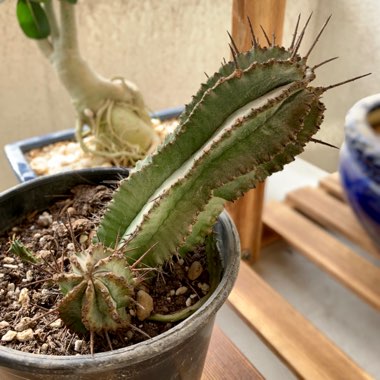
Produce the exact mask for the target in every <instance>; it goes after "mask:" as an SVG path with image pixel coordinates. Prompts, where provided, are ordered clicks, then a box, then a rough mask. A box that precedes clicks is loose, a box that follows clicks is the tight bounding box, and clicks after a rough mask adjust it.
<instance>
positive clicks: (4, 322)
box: [0, 185, 209, 355]
mask: <svg viewBox="0 0 380 380" xmlns="http://www.w3.org/2000/svg"><path fill="white" fill-rule="evenodd" d="M111 194H112V190H111V189H110V188H108V187H106V186H103V185H102V186H97V187H91V186H87V185H83V186H77V187H75V188H74V189H73V191H72V197H69V198H67V199H64V200H59V201H58V202H57V203H55V204H54V205H52V206H51V207H50V208H49V209H47V210H45V211H43V212H40V213H34V214H31V215H28V217H27V218H26V219H25V220H24V221H23V222H22V223H20V224H19V225H18V226H15V227H13V228H12V230H11V231H9V232H8V233H7V234H5V235H3V236H2V237H0V343H1V345H3V346H6V347H9V348H14V349H17V350H21V351H24V352H31V353H42V354H50V355H77V354H89V353H90V342H89V341H90V339H89V336H79V335H77V334H76V333H73V332H71V331H69V330H68V329H67V328H66V327H65V326H64V325H63V323H62V320H61V319H60V318H59V315H58V314H57V312H55V311H54V308H55V306H56V305H57V302H59V300H60V299H61V298H62V295H61V293H60V290H59V288H58V286H57V285H55V284H54V283H52V282H51V281H47V280H48V279H49V278H51V277H52V274H53V273H56V272H57V271H58V270H61V269H60V268H62V267H64V268H65V269H64V270H68V269H67V267H68V263H69V260H68V257H69V256H70V255H73V254H75V251H78V249H86V248H87V247H88V245H89V244H90V242H91V240H92V237H93V236H94V233H95V232H94V231H95V228H96V226H97V221H98V220H99V218H100V216H101V215H102V214H103V212H104V210H105V206H106V205H107V203H108V201H109V200H110V199H111ZM12 237H15V238H17V239H19V240H21V241H22V242H23V244H24V245H25V246H26V247H27V248H28V249H30V250H31V251H32V252H33V253H34V254H35V255H36V256H37V257H38V258H39V259H40V260H41V262H42V263H43V264H35V265H33V264H29V263H27V262H25V261H21V260H20V259H19V258H18V257H16V256H15V255H14V254H12V253H10V252H9V246H10V240H11V239H12ZM194 262H195V264H194ZM195 267H196V268H197V274H195V275H194V273H193V271H192V269H194V268H195ZM189 269H190V270H189ZM190 272H191V273H190ZM154 273H155V274H154V276H153V277H152V276H151V277H150V279H149V280H144V281H143V282H142V283H141V284H140V285H138V286H139V289H140V290H144V291H145V292H146V293H148V294H149V295H150V296H151V297H152V299H153V311H152V313H160V314H168V313H171V312H174V311H178V310H181V309H183V308H185V307H186V306H190V305H193V304H194V303H196V302H197V301H198V300H199V299H200V298H202V297H203V296H204V295H206V294H207V293H208V291H209V275H208V271H207V265H206V258H205V254H204V250H203V249H202V248H200V249H199V250H198V251H197V252H193V253H191V254H188V255H187V256H186V257H183V258H180V257H173V260H172V261H171V262H170V263H169V264H167V265H165V266H164V267H163V268H160V269H159V270H158V271H155V272H154ZM195 276H198V277H196V278H195V279H194V277H195ZM190 278H191V279H190ZM139 289H137V290H139ZM137 305H138V304H137V303H136V302H131V303H130V305H129V307H128V309H127V311H128V312H129V314H130V315H131V318H132V322H131V326H130V327H129V328H128V329H123V330H118V331H116V332H113V333H109V337H106V336H99V335H95V339H94V352H103V351H109V350H110V349H111V348H112V349H117V348H121V347H125V346H129V345H132V344H135V343H138V342H141V341H143V340H146V339H149V338H150V337H154V336H156V335H158V334H160V333H163V332H165V331H166V330H168V329H170V328H171V327H172V326H173V325H174V323H165V322H154V321H149V318H148V319H144V320H141V319H139V318H138V316H137V314H138V313H137V308H138V306H137ZM108 338H109V339H108Z"/></svg>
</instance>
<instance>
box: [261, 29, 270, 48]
mask: <svg viewBox="0 0 380 380" xmlns="http://www.w3.org/2000/svg"><path fill="white" fill-rule="evenodd" d="M260 28H261V30H262V31H263V33H264V37H265V39H266V40H267V43H268V46H271V45H272V43H271V40H270V39H269V37H268V35H267V33H266V31H265V29H264V28H263V26H262V25H260Z"/></svg>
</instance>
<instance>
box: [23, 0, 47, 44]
mask: <svg viewBox="0 0 380 380" xmlns="http://www.w3.org/2000/svg"><path fill="white" fill-rule="evenodd" d="M16 13H17V20H18V22H19V24H20V27H21V29H22V31H23V32H24V33H25V35H26V36H27V37H29V38H33V39H44V38H47V37H48V36H49V35H50V25H49V20H48V18H47V16H46V13H45V10H44V9H43V7H42V6H41V4H40V3H39V2H38V3H37V2H32V1H30V0H18V2H17V9H16Z"/></svg>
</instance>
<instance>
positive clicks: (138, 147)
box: [17, 0, 160, 166]
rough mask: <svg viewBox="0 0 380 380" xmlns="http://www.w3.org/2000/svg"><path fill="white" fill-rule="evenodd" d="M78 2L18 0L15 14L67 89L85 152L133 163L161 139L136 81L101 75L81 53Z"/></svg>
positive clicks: (77, 133) (117, 162)
mask: <svg viewBox="0 0 380 380" xmlns="http://www.w3.org/2000/svg"><path fill="white" fill-rule="evenodd" d="M76 3H77V0H59V1H58V0H18V1H17V19H18V22H19V24H20V26H21V29H22V30H23V32H24V33H25V34H26V36H28V37H29V38H32V39H35V40H36V41H37V46H38V47H39V49H40V50H41V51H42V53H43V54H44V55H45V56H46V57H47V59H48V60H49V61H50V63H51V65H52V66H53V67H54V69H55V71H56V73H57V75H58V77H59V79H60V81H61V83H62V84H63V85H64V87H65V88H66V90H67V92H68V93H69V96H70V98H71V101H72V103H73V105H74V107H75V110H76V115H77V121H76V127H75V136H76V139H77V141H78V142H79V144H80V146H81V148H82V149H83V151H85V152H87V153H90V154H93V155H95V156H101V157H105V158H106V159H108V160H110V161H111V162H112V163H114V164H115V165H117V166H133V165H134V164H135V163H136V162H137V161H138V160H140V159H142V158H144V157H145V156H146V155H147V154H148V153H150V152H152V151H153V150H154V149H155V148H156V147H157V145H158V144H159V142H160V138H159V136H158V134H157V132H156V131H155V130H154V128H153V125H152V122H151V119H150V116H149V114H148V111H147V107H146V105H145V103H144V99H143V97H142V95H141V93H140V92H139V90H138V89H137V87H136V85H135V84H133V83H132V82H130V81H127V80H126V79H124V78H121V77H117V78H114V79H111V80H108V79H105V78H103V77H101V76H100V75H98V74H97V73H96V72H95V71H93V70H92V69H91V68H90V66H89V65H88V64H87V62H86V61H85V60H84V59H83V58H82V56H81V54H80V51H79V46H78V38H77V27H76V22H75V8H76V6H77V5H76ZM58 16H59V17H58ZM86 136H91V137H92V138H91V139H85V137H86Z"/></svg>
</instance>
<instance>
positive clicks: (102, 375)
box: [0, 169, 240, 380]
mask: <svg viewBox="0 0 380 380" xmlns="http://www.w3.org/2000/svg"><path fill="white" fill-rule="evenodd" d="M126 175H127V171H126V170H122V169H88V170H79V171H75V172H67V173H61V174H57V175H52V176H46V177H41V178H37V179H34V180H31V181H28V182H26V183H23V184H20V185H18V186H16V187H15V188H13V189H11V190H8V191H6V192H4V193H2V194H0V231H3V230H4V229H6V228H9V227H10V226H12V225H13V224H14V223H15V222H16V221H17V220H18V219H19V218H21V217H22V216H23V215H25V213H27V212H29V211H32V210H36V209H39V210H42V209H44V208H45V207H46V206H47V204H48V203H49V202H51V201H53V200H54V198H56V197H57V196H60V195H64V194H67V193H68V192H69V190H70V188H71V187H72V186H74V185H76V184H82V183H97V184H98V183H102V182H104V183H110V181H111V182H112V181H115V180H117V179H119V178H120V177H121V176H126ZM215 229H216V231H217V233H218V235H219V237H220V244H219V251H220V255H221V258H222V263H223V276H222V279H221V282H220V284H219V286H218V288H217V289H216V290H215V292H214V293H213V294H212V296H211V297H210V298H209V299H208V301H207V302H206V303H205V304H204V305H203V306H202V307H201V308H200V309H199V310H198V311H197V312H195V313H194V314H193V315H192V316H190V317H189V318H187V319H186V320H184V321H183V322H181V323H180V324H178V325H177V326H175V327H174V328H172V329H171V330H169V331H167V332H165V333H164V334H161V335H160V336H157V337H155V338H152V339H150V340H148V341H145V342H142V343H139V344H136V345H134V346H131V347H126V348H122V349H118V350H114V351H110V352H105V353H98V354H95V355H94V356H91V355H82V356H65V357H63V356H62V357H58V356H48V355H37V354H28V353H23V352H20V351H16V350H12V349H9V348H5V347H0V379H4V380H13V379H15V380H16V379H30V380H35V379H41V380H42V379H43V380H63V379H64V380H76V379H80V380H90V379H91V380H92V379H101V380H119V379H134V380H143V379H145V380H171V379H182V380H185V379H188V380H196V379H200V378H201V375H202V370H203V365H204V362H205V358H206V353H207V348H208V345H209V341H210V338H211V333H212V328H213V324H214V318H215V314H216V312H217V311H218V309H219V308H220V307H221V306H222V305H223V303H224V301H225V300H226V298H227V297H228V295H229V293H230V291H231V289H232V286H233V283H234V281H235V279H236V276H237V272H238V267H239V260H240V246H239V239H238V234H237V232H236V230H235V227H234V225H233V223H232V221H231V219H230V218H229V216H228V215H227V214H226V213H222V214H221V216H220V218H219V220H218V223H217V224H216V226H215Z"/></svg>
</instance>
